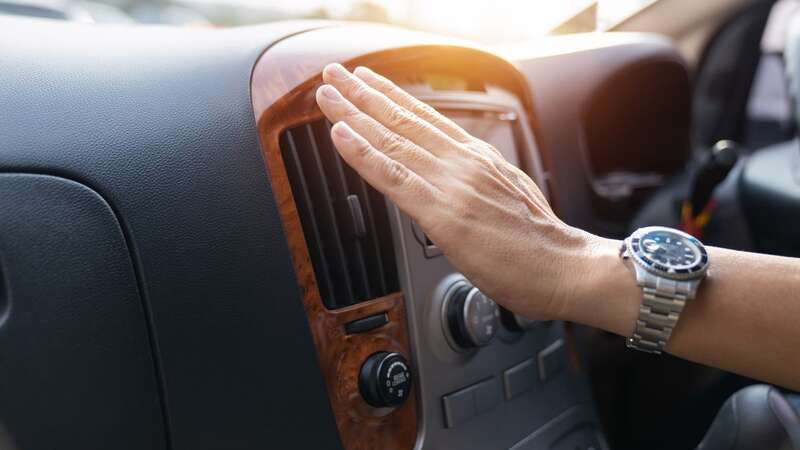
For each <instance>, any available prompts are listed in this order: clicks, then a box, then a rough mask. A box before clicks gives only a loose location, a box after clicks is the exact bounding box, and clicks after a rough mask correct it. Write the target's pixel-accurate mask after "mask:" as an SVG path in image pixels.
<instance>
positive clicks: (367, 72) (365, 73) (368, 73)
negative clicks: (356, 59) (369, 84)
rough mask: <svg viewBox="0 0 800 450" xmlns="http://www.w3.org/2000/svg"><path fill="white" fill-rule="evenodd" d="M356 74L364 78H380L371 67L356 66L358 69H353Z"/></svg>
mask: <svg viewBox="0 0 800 450" xmlns="http://www.w3.org/2000/svg"><path fill="white" fill-rule="evenodd" d="M353 73H354V74H356V75H358V77H359V78H361V79H362V80H377V79H378V78H377V77H376V76H375V72H373V71H372V70H371V69H370V68H368V67H364V66H358V67H356V70H354V71H353Z"/></svg>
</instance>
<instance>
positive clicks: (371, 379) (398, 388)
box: [358, 352, 411, 408]
mask: <svg viewBox="0 0 800 450" xmlns="http://www.w3.org/2000/svg"><path fill="white" fill-rule="evenodd" d="M358 388H359V391H361V396H362V397H363V398H364V401H366V402H367V403H368V404H370V405H371V406H374V407H376V408H385V407H395V406H399V405H401V404H402V403H403V402H404V401H405V400H406V398H408V392H409V391H410V390H411V369H410V368H409V367H408V361H406V359H405V358H404V357H403V355H401V354H399V353H389V352H378V353H375V354H373V355H371V356H370V357H369V358H367V360H366V361H364V364H363V365H362V366H361V372H360V373H359V376H358Z"/></svg>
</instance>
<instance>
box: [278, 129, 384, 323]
mask: <svg viewBox="0 0 800 450" xmlns="http://www.w3.org/2000/svg"><path fill="white" fill-rule="evenodd" d="M330 126H331V125H330V123H329V122H327V121H322V120H320V121H316V122H312V123H310V124H306V125H301V126H298V127H296V128H294V129H291V130H287V131H286V132H284V134H283V136H281V141H280V144H281V152H282V153H283V154H284V161H285V164H286V167H287V174H288V175H289V182H290V184H291V185H292V191H293V192H294V193H295V201H296V202H297V203H298V205H297V208H298V213H299V214H300V220H301V222H302V224H303V231H304V233H305V236H306V242H307V244H308V247H309V253H310V256H311V259H312V264H313V265H314V272H315V274H316V275H317V280H318V284H319V285H320V294H321V295H322V299H323V302H324V304H325V306H326V307H328V308H339V307H343V306H347V305H351V304H353V303H357V302H361V301H364V300H369V299H372V298H377V297H381V296H384V295H387V294H390V293H392V292H396V291H398V290H399V283H398V276H397V266H396V262H395V259H394V258H395V257H394V244H393V241H392V236H391V229H390V227H389V218H388V211H387V208H386V200H385V199H384V197H383V195H381V194H380V193H378V192H377V191H375V190H374V189H373V188H372V187H370V186H368V185H367V184H366V183H364V181H363V180H362V179H361V177H360V176H358V174H357V173H356V172H355V171H354V170H353V169H352V168H350V167H349V166H348V165H347V164H345V163H344V161H342V160H341V157H340V156H339V153H338V152H337V151H336V148H335V147H334V145H333V142H332V141H331V139H330ZM292 155H294V156H292ZM295 167H296V168H295ZM298 169H300V170H298ZM348 197H350V198H349V199H348ZM356 199H357V200H356ZM301 203H302V204H305V205H307V206H303V205H301ZM304 211H305V212H304Z"/></svg>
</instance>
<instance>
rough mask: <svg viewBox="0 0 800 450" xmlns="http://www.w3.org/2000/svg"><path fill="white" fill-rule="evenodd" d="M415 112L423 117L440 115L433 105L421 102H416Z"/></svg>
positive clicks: (414, 105)
mask: <svg viewBox="0 0 800 450" xmlns="http://www.w3.org/2000/svg"><path fill="white" fill-rule="evenodd" d="M413 111H414V112H415V113H417V114H418V115H421V116H436V115H437V114H438V112H437V111H436V110H435V109H433V107H432V106H431V105H429V104H427V103H425V102H421V101H419V100H415V101H414V104H413Z"/></svg>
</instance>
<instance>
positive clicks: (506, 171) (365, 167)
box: [317, 64, 599, 320]
mask: <svg viewBox="0 0 800 450" xmlns="http://www.w3.org/2000/svg"><path fill="white" fill-rule="evenodd" d="M323 80H324V82H325V83H327V84H325V85H323V86H321V87H320V88H319V90H318V91H317V103H318V104H319V107H320V109H322V112H323V113H324V114H325V115H326V116H327V117H328V119H329V120H330V121H331V122H333V123H334V126H333V128H332V130H331V137H332V139H333V142H334V144H335V146H336V148H337V149H338V151H339V153H340V154H341V156H342V158H343V159H344V160H345V161H346V162H347V163H348V164H350V165H351V166H352V167H353V169H355V170H356V171H357V172H358V173H359V174H360V175H361V176H362V177H363V178H364V179H365V180H366V181H367V182H368V183H370V184H371V185H372V186H374V187H375V189H377V190H378V191H380V192H382V193H383V194H385V195H386V196H387V197H389V198H390V199H391V200H392V201H394V203H395V204H397V206H398V207H399V208H400V209H401V210H403V211H404V212H405V213H407V214H408V215H410V216H411V217H412V218H413V219H414V220H416V221H417V223H419V225H420V226H421V227H422V229H423V230H424V231H425V233H426V234H427V235H428V236H429V237H430V239H431V240H432V241H433V242H435V243H436V245H437V246H438V247H439V248H440V249H441V250H442V251H443V252H444V254H445V255H446V256H447V257H448V259H449V260H450V262H451V263H452V264H453V265H454V266H455V267H456V268H457V269H458V270H459V271H461V272H462V273H463V274H464V275H465V276H466V277H467V278H468V279H469V280H470V281H471V282H473V283H474V284H475V285H476V286H477V287H478V288H480V289H481V290H482V291H483V292H485V293H486V294H487V295H489V296H490V297H491V298H493V299H495V300H496V301H497V302H499V303H500V304H502V305H504V306H506V307H507V308H509V309H511V310H512V311H514V312H517V313H519V314H522V315H524V316H526V317H529V318H533V319H539V320H547V319H565V318H566V317H565V316H566V315H568V314H567V312H566V311H567V310H568V309H569V306H568V305H569V302H570V301H571V299H572V298H573V297H575V296H579V295H581V294H579V293H577V292H576V288H577V287H578V286H579V285H580V283H578V282H577V280H578V279H580V277H581V274H582V273H585V267H584V265H585V260H586V257H587V256H588V254H589V253H591V252H592V249H593V248H594V247H595V246H596V245H597V241H598V239H599V238H597V237H595V236H593V235H591V234H589V233H586V232H584V231H581V230H578V229H576V228H573V227H570V226H568V225H566V224H565V223H564V222H562V221H561V220H559V219H558V217H556V215H555V214H554V213H553V211H552V210H551V209H550V206H549V205H548V203H547V200H546V199H545V198H544V196H543V195H542V192H541V191H540V190H539V188H538V187H537V186H536V184H535V183H534V182H533V181H532V180H531V179H530V178H529V177H528V176H527V175H526V174H525V173H524V172H522V171H521V170H519V169H518V168H516V167H514V166H513V165H512V164H510V163H508V162H507V161H506V160H505V159H504V158H503V157H502V155H501V154H500V152H498V151H497V149H495V148H494V147H492V146H491V145H489V144H488V143H486V142H483V141H481V140H480V139H477V138H475V137H473V136H471V135H470V134H468V133H467V132H466V131H464V130H463V129H462V128H460V127H459V126H458V125H456V124H455V123H454V122H452V121H451V120H449V119H448V118H446V117H444V116H443V115H441V114H439V113H438V112H436V111H435V110H434V109H433V108H431V107H430V106H428V105H426V104H424V103H422V102H421V101H419V100H417V99H416V98H414V97H413V96H411V95H410V94H408V93H407V92H405V91H403V90H402V89H400V88H399V87H397V86H396V85H394V84H393V83H392V82H391V81H389V80H388V79H386V78H384V77H382V76H380V75H377V74H376V73H374V72H372V71H371V70H369V69H367V68H364V67H359V68H357V69H356V70H355V71H354V72H353V73H350V72H348V71H347V70H346V69H345V68H344V67H342V66H341V65H339V64H331V65H329V66H327V67H326V68H325V70H324V71H323Z"/></svg>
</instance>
